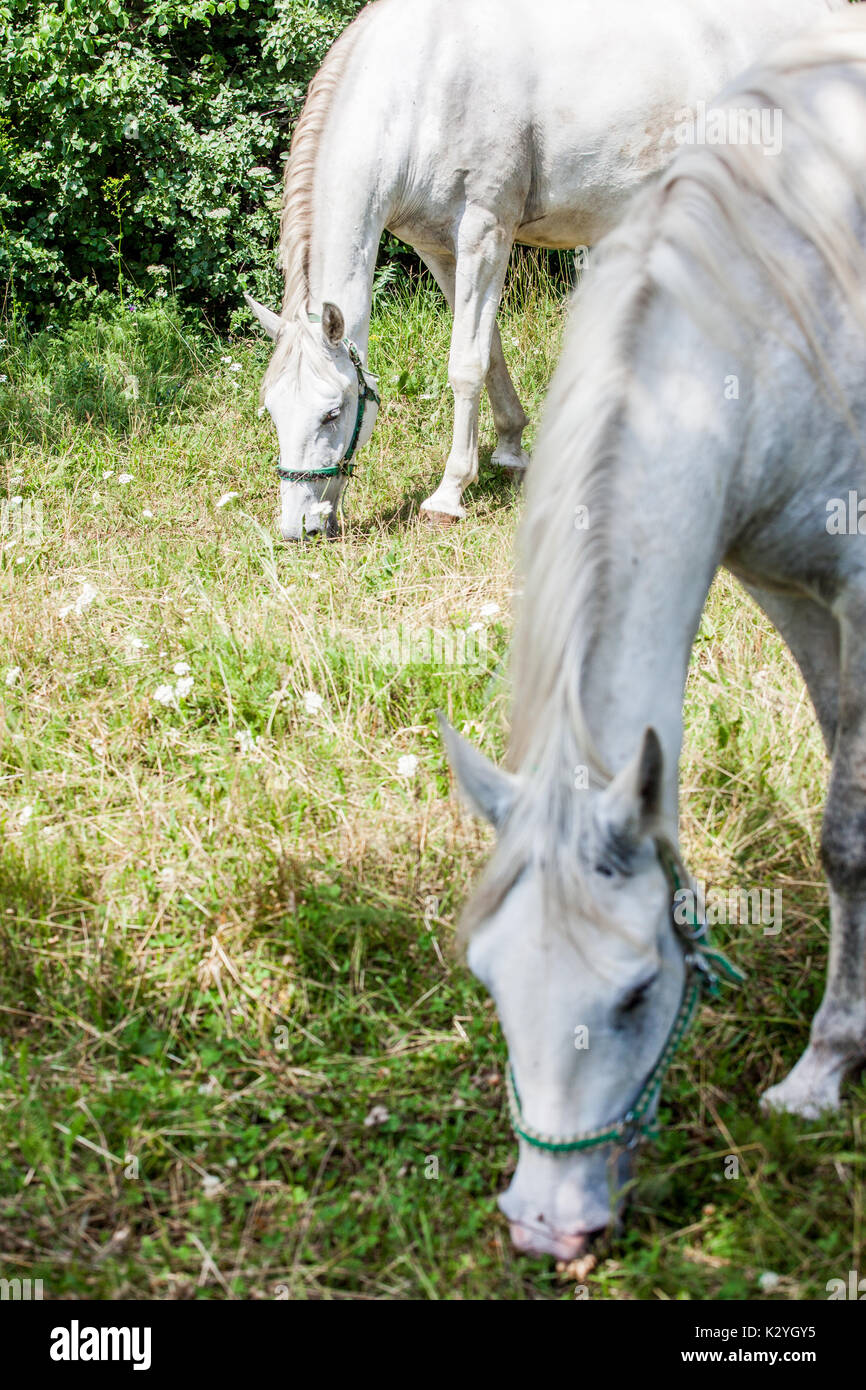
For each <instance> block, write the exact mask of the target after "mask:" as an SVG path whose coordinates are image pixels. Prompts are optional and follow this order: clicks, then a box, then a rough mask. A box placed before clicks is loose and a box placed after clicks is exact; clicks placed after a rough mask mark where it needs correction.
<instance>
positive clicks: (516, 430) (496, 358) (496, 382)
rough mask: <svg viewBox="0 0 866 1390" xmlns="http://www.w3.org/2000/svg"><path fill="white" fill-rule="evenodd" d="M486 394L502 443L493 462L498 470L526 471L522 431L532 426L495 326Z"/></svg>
mask: <svg viewBox="0 0 866 1390" xmlns="http://www.w3.org/2000/svg"><path fill="white" fill-rule="evenodd" d="M487 394H488V396H489V397H490V404H491V405H492V407H493V423H494V424H495V426H496V437H497V439H498V440H499V443H498V444H497V446H496V448H495V449H494V450H493V457H492V459H491V460H490V461H491V463H495V464H496V465H497V467H499V468H513V469H524V468H527V467H528V466H529V455H528V454H527V453H526V450H525V449H524V448H523V443H522V440H523V431H524V430H525V429H526V426H527V425H528V424H529V420H528V419H527V417H526V412H525V410H524V409H523V406H522V405H521V404H520V397H519V396H518V394H517V392H516V391H515V389H514V382H513V381H512V380H511V376H510V374H509V371H508V367H507V366H506V363H505V355H504V353H503V351H502V334H501V333H500V332H499V325H498V324H494V325H493V342H492V344H491V347H490V370H489V371H488V373H487Z"/></svg>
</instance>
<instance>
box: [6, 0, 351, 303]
mask: <svg viewBox="0 0 866 1390" xmlns="http://www.w3.org/2000/svg"><path fill="white" fill-rule="evenodd" d="M361 3H362V0H124V3H123V4H121V0H0V281H3V282H4V284H5V311H6V313H7V315H8V314H9V312H10V311H11V309H12V308H13V306H14V309H15V312H16V313H18V312H20V313H23V314H24V315H25V316H26V318H27V319H28V321H29V322H31V323H33V324H38V323H40V322H43V321H45V320H47V319H49V318H51V319H56V318H57V317H61V318H62V317H65V315H66V314H67V313H68V310H69V308H70V307H71V306H72V305H73V304H76V303H78V304H80V303H81V302H82V301H85V302H86V301H88V300H89V299H91V298H94V297H95V296H97V295H98V294H99V293H100V292H101V291H102V290H104V289H106V288H109V287H110V288H115V287H116V288H119V289H120V291H121V294H123V290H124V285H127V286H128V285H129V284H130V282H131V283H132V284H133V285H137V286H138V287H139V288H140V289H142V290H145V289H147V288H148V287H149V286H150V287H154V288H156V287H157V286H159V287H162V288H165V286H166V285H168V287H169V288H173V289H174V291H175V292H176V293H177V295H178V298H179V300H180V301H181V303H184V302H186V303H191V302H195V303H196V304H197V305H198V306H200V307H201V308H204V309H206V310H207V311H208V312H209V313H210V314H211V315H213V316H215V317H216V319H217V320H224V319H225V318H226V316H227V313H228V312H229V310H230V309H231V308H233V307H234V306H235V305H236V304H237V299H238V281H239V280H240V281H242V282H243V283H244V284H245V285H246V286H247V287H249V288H250V289H251V290H252V291H253V292H254V293H256V294H258V295H259V296H260V297H261V298H263V299H266V300H269V301H273V300H274V299H276V298H277V297H278V289H279V284H278V278H277V272H276V270H275V268H274V249H275V237H276V231H277V225H278V216H277V212H278V208H279V192H280V179H281V173H282V165H283V161H284V159H285V155H286V152H287V150H288V147H289V141H290V138H291V130H292V126H293V124H294V121H295V120H296V118H297V115H298V113H299V111H300V107H301V104H302V102H303V97H304V92H305V89H306V84H307V82H308V81H309V79H310V77H311V76H312V75H313V73H314V72H315V70H316V68H317V67H318V66H319V64H320V62H321V60H322V58H323V57H324V54H325V52H326V51H327V49H328V48H329V46H330V44H331V43H332V42H333V40H334V38H335V37H336V36H337V34H338V33H339V32H340V30H341V29H343V28H344V27H345V25H346V24H347V23H348V22H349V20H350V19H351V18H352V17H353V16H354V14H356V13H357V11H358V10H359V9H360V8H361ZM149 267H150V269H149Z"/></svg>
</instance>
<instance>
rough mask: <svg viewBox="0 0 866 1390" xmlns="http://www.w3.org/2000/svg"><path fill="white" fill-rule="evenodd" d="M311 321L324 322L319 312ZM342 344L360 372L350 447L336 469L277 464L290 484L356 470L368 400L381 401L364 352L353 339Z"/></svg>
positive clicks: (348, 473)
mask: <svg viewBox="0 0 866 1390" xmlns="http://www.w3.org/2000/svg"><path fill="white" fill-rule="evenodd" d="M308 318H309V320H310V322H311V323H321V321H322V320H321V318H320V317H319V315H318V314H309V315H308ZM343 347H344V348H345V349H346V351H347V352H348V354H349V357H350V359H351V362H352V366H353V367H354V368H355V371H356V372H357V373H358V408H357V411H356V414H355V428H354V429H353V430H352V438H351V439H350V440H349V447H348V449H347V450H346V452H345V454H344V455H343V457H342V459H341V460H340V462H339V463H338V464H335V465H334V467H333V468H284V467H283V465H282V464H281V463H278V464H277V473H278V474H279V476H280V477H281V478H285V479H287V481H288V482H290V483H308V482H312V481H313V479H315V478H351V476H352V474H353V473H354V471H355V465H354V463H352V458H353V457H354V454H355V450H356V449H357V447H358V440H359V438H360V436H361V430H362V429H363V426H364V415H365V413H366V410H367V402H368V401H375V402H376V404H377V405H379V404H380V401H379V394H378V392H377V391H376V388H375V386H371V385H370V382H369V381H368V380H367V374H366V372H365V371H364V364H363V362H362V361H361V354H360V352H359V351H358V348H357V346H356V344H355V343H353V342H352V339H351V338H344V339H343Z"/></svg>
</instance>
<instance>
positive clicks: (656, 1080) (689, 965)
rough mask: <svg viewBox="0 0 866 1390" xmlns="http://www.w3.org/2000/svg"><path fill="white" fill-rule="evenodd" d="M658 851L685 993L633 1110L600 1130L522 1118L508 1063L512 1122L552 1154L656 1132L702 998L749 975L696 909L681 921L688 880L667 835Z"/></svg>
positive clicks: (632, 1143)
mask: <svg viewBox="0 0 866 1390" xmlns="http://www.w3.org/2000/svg"><path fill="white" fill-rule="evenodd" d="M656 850H657V853H658V856H659V860H660V862H661V866H662V868H663V869H664V871H665V876H666V878H667V880H668V883H669V885H670V888H671V917H672V922H673V927H674V931H675V932H676V935H677V937H678V938H679V941H680V944H681V945H682V947H683V951H684V961H685V967H686V974H685V981H684V984H683V997H682V999H681V1001H680V1006H679V1009H678V1010H677V1014H676V1017H675V1018H674V1021H673V1023H672V1024H671V1027H670V1031H669V1032H668V1035H667V1038H666V1040H665V1044H664V1047H663V1048H662V1050H661V1053H660V1054H659V1057H658V1060H657V1061H656V1063H655V1065H654V1067H653V1068H652V1071H651V1072H650V1073H649V1075H648V1076H647V1078H646V1079H645V1081H644V1083H643V1085H642V1087H641V1089H640V1092H639V1093H638V1096H637V1099H636V1100H635V1101H634V1103H633V1105H632V1107H631V1109H630V1110H629V1111H628V1113H627V1114H626V1115H624V1116H623V1118H622V1119H621V1120H618V1121H615V1122H612V1123H611V1124H609V1125H603V1126H602V1127H601V1128H600V1129H592V1130H587V1131H586V1133H584V1134H570V1135H554V1134H543V1133H542V1132H541V1131H539V1130H537V1129H533V1128H532V1127H531V1125H528V1124H527V1123H526V1121H525V1120H524V1118H523V1111H522V1110H521V1106H520V1097H519V1095H518V1093H517V1087H516V1085H515V1083H514V1074H513V1072H512V1070H511V1065H510V1064H509V1066H508V1070H507V1074H506V1084H507V1092H508V1109H509V1112H510V1114H511V1125H512V1128H513V1130H514V1133H515V1134H516V1135H517V1137H518V1138H519V1139H524V1140H525V1141H526V1143H527V1144H531V1145H532V1147H533V1148H535V1149H544V1150H545V1151H546V1152H547V1153H552V1154H569V1153H580V1152H581V1151H583V1150H586V1149H594V1148H598V1147H599V1146H600V1145H602V1144H617V1145H621V1146H623V1147H624V1148H629V1149H630V1148H635V1147H636V1146H637V1145H638V1144H639V1143H640V1141H641V1139H645V1138H648V1137H650V1136H651V1135H654V1134H655V1133H656V1130H655V1126H654V1124H653V1122H652V1120H651V1119H648V1116H649V1115H650V1114H651V1112H652V1109H653V1106H654V1104H655V1102H656V1100H657V1099H658V1097H659V1094H660V1092H661V1089H662V1085H663V1083H664V1079H665V1076H666V1074H667V1070H668V1068H669V1066H670V1064H671V1062H672V1061H673V1059H674V1056H675V1055H676V1053H677V1051H678V1049H679V1046H680V1044H681V1043H682V1041H683V1038H684V1037H685V1035H686V1033H687V1032H688V1030H689V1028H690V1026H691V1024H692V1023H693V1021H694V1017H695V1014H696V1013H697V1009H698V1005H699V1003H700V1001H701V999H702V998H704V997H709V998H715V996H716V995H717V994H718V993H719V986H720V984H721V982H722V980H723V979H724V980H726V981H727V982H728V983H731V984H740V983H742V981H743V980H744V979H745V976H744V975H743V973H742V971H740V970H738V969H737V967H736V966H735V965H733V964H732V963H731V962H730V961H729V960H728V959H727V957H726V956H725V955H724V954H723V953H722V952H721V951H719V950H716V949H714V948H713V947H712V946H711V945H710V942H709V934H708V927H707V923H706V921H702V920H700V919H699V918H698V916H697V914H696V913H692V914H691V917H692V920H691V921H687V922H680V921H678V919H677V915H676V912H675V911H674V906H675V898H676V895H677V893H679V892H680V891H681V890H682V889H683V887H684V886H685V885H684V884H683V883H682V880H681V878H680V874H679V870H678V868H677V856H676V854H675V852H674V850H673V848H672V847H671V845H670V844H669V843H668V842H667V841H666V840H657V841H656Z"/></svg>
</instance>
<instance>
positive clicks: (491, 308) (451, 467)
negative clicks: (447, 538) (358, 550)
mask: <svg viewBox="0 0 866 1390" xmlns="http://www.w3.org/2000/svg"><path fill="white" fill-rule="evenodd" d="M511 243H512V236H511V232H510V231H509V230H506V228H505V227H504V226H503V225H502V224H501V223H500V222H498V221H497V220H496V219H495V218H494V217H493V216H492V214H490V213H489V212H487V211H486V210H485V209H484V208H478V207H472V206H470V207H468V208H467V209H466V211H465V212H464V214H463V216H462V218H461V221H460V227H459V230H458V234H457V256H456V264H455V267H454V290H453V294H454V303H453V308H454V326H453V328H452V332H451V352H450V356H449V360H448V380H449V383H450V385H451V390H452V392H453V395H454V434H453V438H452V443H451V452H450V454H449V455H448V462H447V463H446V465H445V473H444V476H443V478H442V481H441V483H440V484H439V486H438V488H437V489H436V491H435V492H434V493H433V495H432V496H431V497H428V498H427V499H426V500H425V501H424V502H422V503H421V508H422V510H423V511H424V512H426V513H427V514H428V516H430V517H431V518H433V519H435V518H436V517H441V518H443V519H444V518H459V517H464V516H465V515H466V511H465V509H464V507H463V503H462V500H461V499H462V495H463V490H464V488H466V487H467V486H468V485H469V483H472V482H474V481H475V479H476V478H477V476H478V406H479V402H480V400H481V392H482V390H483V389H484V382H485V378H486V377H487V374H488V372H489V370H490V365H491V349H492V344H493V338H494V333H495V329H496V311H497V309H498V308H499V299H500V296H501V294H502V286H503V283H504V281H505V272H506V269H507V267H508V256H509V252H510V250H511ZM431 269H432V266H431ZM435 273H436V272H435V271H434V274H435ZM437 279H438V275H437ZM503 366H504V362H503Z"/></svg>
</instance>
